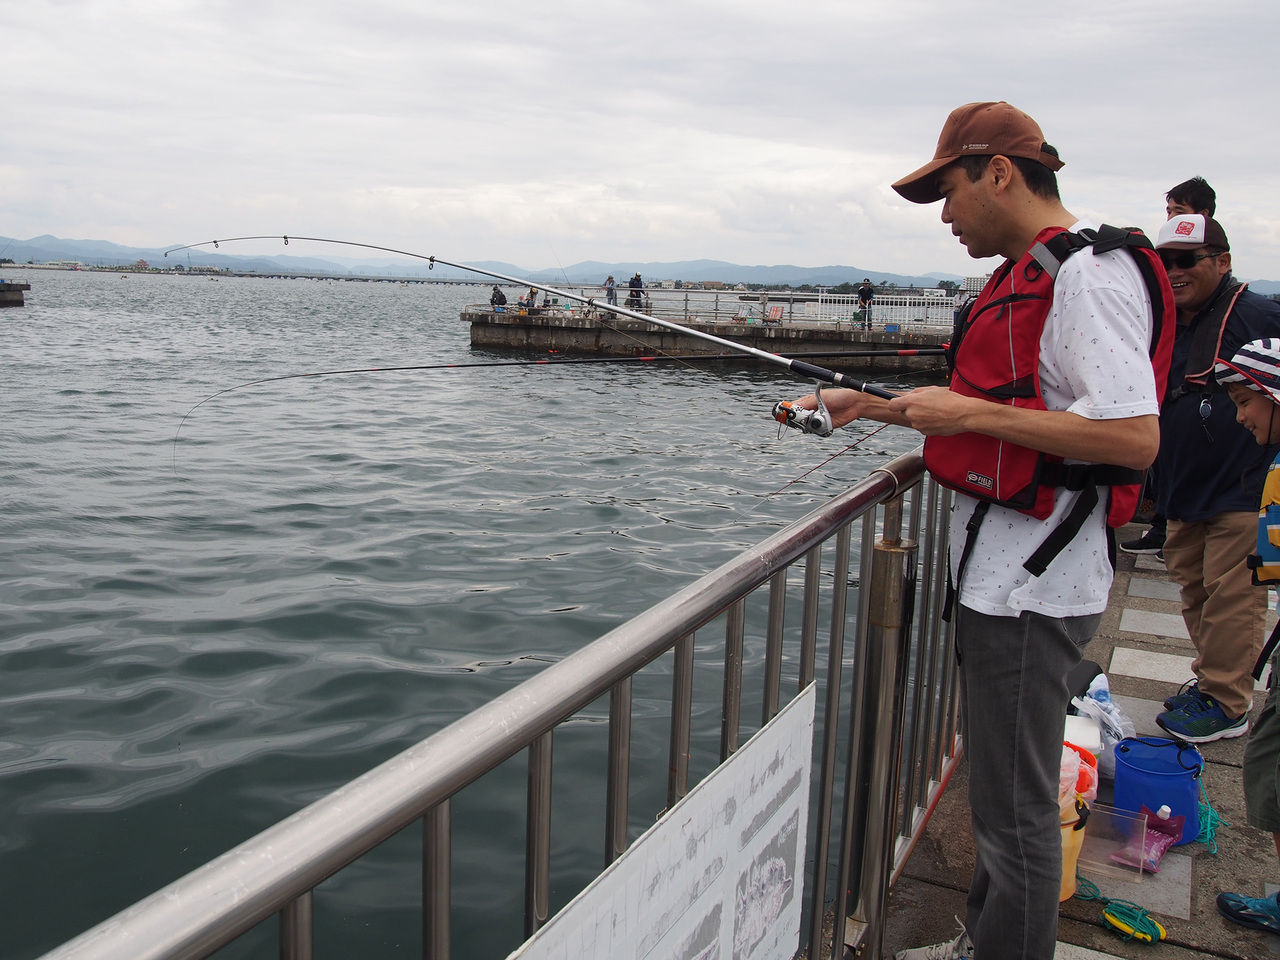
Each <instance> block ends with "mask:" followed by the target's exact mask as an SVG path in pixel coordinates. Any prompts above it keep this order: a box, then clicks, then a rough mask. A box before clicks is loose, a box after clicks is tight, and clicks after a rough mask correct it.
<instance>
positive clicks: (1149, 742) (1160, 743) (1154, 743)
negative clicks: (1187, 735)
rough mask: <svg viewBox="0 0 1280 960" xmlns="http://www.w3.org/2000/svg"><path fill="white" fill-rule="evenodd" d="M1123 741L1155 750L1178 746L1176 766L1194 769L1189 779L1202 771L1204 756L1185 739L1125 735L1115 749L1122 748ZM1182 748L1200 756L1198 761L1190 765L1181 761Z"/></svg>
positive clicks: (1198, 777) (1198, 776) (1197, 776)
mask: <svg viewBox="0 0 1280 960" xmlns="http://www.w3.org/2000/svg"><path fill="white" fill-rule="evenodd" d="M1125 741H1132V742H1134V743H1141V744H1143V745H1145V746H1148V747H1155V748H1156V749H1157V750H1158V749H1160V748H1162V747H1177V748H1178V766H1180V767H1181V768H1182V769H1183V770H1190V771H1194V772H1193V773H1192V774H1191V779H1193V780H1199V779H1200V774H1202V773H1204V756H1203V755H1202V754H1201V753H1200V751H1199V750H1197V749H1196V748H1195V747H1193V746H1192V745H1191V744H1189V743H1187V742H1186V741H1185V740H1177V739H1174V740H1170V739H1168V738H1166V737H1125V738H1124V740H1122V741H1120V742H1119V743H1118V744H1116V749H1117V750H1120V749H1122V748H1123V747H1124V744H1125ZM1184 750H1190V751H1192V752H1193V753H1194V754H1195V755H1196V756H1197V757H1200V762H1199V763H1197V764H1193V765H1192V766H1187V765H1186V764H1185V763H1183V762H1182V752H1183V751H1184Z"/></svg>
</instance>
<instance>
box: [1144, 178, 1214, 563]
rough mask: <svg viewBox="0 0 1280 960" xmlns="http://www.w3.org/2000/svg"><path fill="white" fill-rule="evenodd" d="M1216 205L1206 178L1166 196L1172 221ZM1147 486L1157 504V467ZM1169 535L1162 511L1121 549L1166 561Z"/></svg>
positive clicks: (1204, 212)
mask: <svg viewBox="0 0 1280 960" xmlns="http://www.w3.org/2000/svg"><path fill="white" fill-rule="evenodd" d="M1217 204H1218V195H1217V194H1216V193H1214V192H1213V187H1211V186H1209V183H1208V181H1207V180H1205V178H1204V177H1192V178H1191V179H1190V180H1184V181H1183V182H1182V183H1180V184H1178V185H1177V186H1176V187H1172V188H1171V189H1170V190H1169V192H1168V193H1166V194H1165V195H1164V209H1165V214H1166V216H1165V219H1166V220H1172V219H1173V218H1174V217H1176V216H1180V215H1181V214H1186V213H1198V214H1201V215H1202V216H1205V217H1212V216H1213V214H1214V211H1215V210H1216V209H1217ZM1157 461H1158V458H1157ZM1147 486H1148V488H1149V489H1150V491H1151V496H1152V503H1153V505H1154V502H1155V500H1157V499H1158V496H1157V491H1158V490H1159V489H1160V478H1159V477H1158V476H1157V474H1156V468H1155V466H1152V468H1151V470H1150V471H1148V475H1147ZM1153 510H1154V506H1153ZM1167 536H1168V523H1167V522H1166V521H1165V518H1164V516H1163V514H1160V513H1155V514H1154V515H1153V516H1152V518H1151V529H1150V530H1148V531H1147V532H1146V533H1144V534H1143V535H1142V536H1140V537H1138V538H1136V539H1134V540H1126V541H1125V542H1124V543H1122V544H1120V549H1121V550H1123V551H1124V552H1125V553H1154V554H1155V555H1156V556H1158V557H1159V558H1160V559H1161V560H1163V559H1164V541H1165V538H1166V537H1167Z"/></svg>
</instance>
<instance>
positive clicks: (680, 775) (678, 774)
mask: <svg viewBox="0 0 1280 960" xmlns="http://www.w3.org/2000/svg"><path fill="white" fill-rule="evenodd" d="M672 655H673V656H674V657H675V662H674V663H673V664H672V667H671V755H670V756H671V759H670V761H669V762H668V765H667V809H668V810H670V809H671V808H672V807H674V806H675V805H676V804H677V803H679V802H680V799H681V798H682V797H683V796H684V795H685V794H686V793H688V792H689V728H690V726H691V725H692V722H693V634H692V633H687V634H685V635H684V636H683V637H681V638H680V639H679V640H677V641H676V645H675V648H674V649H673V650H672Z"/></svg>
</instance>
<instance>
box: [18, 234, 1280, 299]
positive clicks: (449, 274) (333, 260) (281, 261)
mask: <svg viewBox="0 0 1280 960" xmlns="http://www.w3.org/2000/svg"><path fill="white" fill-rule="evenodd" d="M176 246H178V245H177V244H174V247H176ZM174 247H156V248H148V247H126V246H121V245H120V244H118V243H111V242H109V241H106V240H63V239H60V238H58V237H51V236H48V235H45V236H42V237H33V238H32V239H30V240H15V239H11V238H9V237H0V258H8V259H11V260H14V261H16V262H18V263H27V262H29V261H30V262H35V263H47V262H49V261H52V260H78V261H80V262H81V263H84V264H86V265H89V266H115V267H120V266H132V265H133V264H134V263H136V262H137V261H138V260H146V261H147V262H148V264H150V265H151V266H153V267H164V266H166V265H168V264H171V263H181V264H183V265H184V266H186V265H188V264H190V265H192V266H211V267H220V268H223V269H227V270H234V271H242V272H257V273H333V274H361V273H363V274H369V275H376V276H390V277H422V276H427V264H426V262H425V261H423V260H412V259H401V258H392V257H379V258H351V257H313V256H296V255H293V254H277V255H275V256H270V257H268V256H236V255H234V254H228V253H224V252H222V251H221V250H215V249H213V248H210V247H202V248H201V249H199V250H183V251H180V252H175V253H170V255H169V256H168V257H167V258H166V257H165V255H164V254H165V251H166V250H173V249H174ZM472 265H473V266H477V267H482V268H484V269H486V270H492V271H494V272H495V273H502V274H506V275H508V276H511V277H517V278H519V279H520V280H522V281H532V282H540V283H546V284H552V285H554V284H555V283H557V282H562V283H569V284H599V283H601V282H603V280H604V278H605V277H607V276H609V275H610V274H612V275H613V276H614V278H615V279H616V280H617V281H618V283H619V285H620V286H622V285H625V283H626V281H627V280H628V279H629V278H630V277H631V276H632V275H633V274H635V273H637V272H638V273H639V274H640V275H641V276H642V277H644V278H645V280H646V281H656V280H696V281H703V280H722V281H724V282H725V283H763V284H767V285H769V286H782V285H783V284H786V285H789V286H792V287H798V286H800V285H802V284H806V283H807V284H811V285H813V286H824V287H833V286H837V285H838V284H841V283H858V282H860V281H861V280H862V279H863V278H864V277H867V278H870V280H871V281H872V282H873V283H877V284H879V283H896V284H898V286H903V287H906V286H916V287H935V286H937V285H938V283H939V281H942V280H953V281H960V280H963V279H964V278H963V277H962V276H959V275H957V274H954V273H930V274H920V275H917V276H907V275H904V274H900V273H885V272H884V271H881V270H868V269H866V268H865V267H850V266H841V265H832V266H826V267H797V266H793V265H791V264H782V265H780V266H764V265H759V264H757V265H755V266H744V265H743V264H738V263H726V262H724V261H723V260H680V261H675V262H670V263H666V262H648V263H636V262H624V263H602V262H599V261H594V260H587V261H584V262H582V263H575V264H572V265H570V266H567V267H555V268H544V269H540V270H527V269H525V268H524V267H517V266H515V265H513V264H510V263H501V262H498V261H492V260H486V261H477V262H475V263H474V264H472ZM431 275H432V276H436V277H439V278H441V279H470V278H473V277H476V276H477V275H476V274H471V273H466V272H464V271H459V270H453V269H451V268H449V267H442V266H437V267H436V268H435V269H434V270H433V271H432V273H431ZM1249 288H1250V289H1251V290H1254V291H1256V292H1257V293H1261V294H1263V295H1265V296H1270V295H1272V294H1276V293H1280V281H1276V280H1253V281H1250V283H1249Z"/></svg>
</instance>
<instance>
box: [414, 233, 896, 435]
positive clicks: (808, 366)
mask: <svg viewBox="0 0 1280 960" xmlns="http://www.w3.org/2000/svg"><path fill="white" fill-rule="evenodd" d="M426 259H427V262H428V264H429V265H430V266H429V268H428V269H431V268H434V267H435V265H436V264H437V263H439V264H443V265H444V266H446V267H453V268H454V269H456V270H466V271H468V272H470V273H478V274H481V275H482V276H486V277H493V278H494V279H495V280H505V281H507V283H512V284H515V285H517V286H524V285H525V284H526V283H529V281H527V280H520V279H517V278H516V277H509V276H507V275H506V274H502V273H495V272H494V271H492V270H483V269H481V268H480V267H470V266H467V265H466V264H465V263H451V262H449V261H448V260H441V259H440V258H439V257H434V256H433V257H427V258H426ZM538 287H539V289H542V290H546V291H547V292H548V293H553V294H555V295H556V296H559V297H564V298H565V299H566V300H576V301H578V302H579V303H585V304H586V305H587V306H588V307H591V308H593V309H596V310H607V311H609V312H610V313H616V314H618V315H619V316H622V317H631V318H632V319H633V320H643V321H644V322H645V323H652V324H654V325H655V326H658V327H665V328H667V329H668V330H674V331H676V332H678V333H683V334H685V335H686V336H690V337H697V338H699V339H700V340H709V341H710V342H711V343H716V344H719V345H720V346H722V347H727V348H729V349H730V350H736V351H737V352H739V353H747V354H750V355H751V356H753V357H756V358H757V359H759V360H764V361H766V362H768V363H773V364H777V365H780V366H784V367H786V368H787V369H788V370H790V371H791V372H792V373H794V374H797V375H798V376H801V377H805V378H809V379H812V380H814V382H815V383H817V384H818V387H817V390H816V391H815V392H816V395H817V397H818V409H817V410H806V409H804V408H803V407H798V406H796V405H795V404H794V403H791V402H790V401H787V400H783V401H782V402H780V403H778V404H775V405H774V408H773V417H774V419H775V420H777V421H778V422H779V423H784V424H786V425H787V426H789V427H795V428H797V429H799V430H803V431H804V432H805V433H816V434H818V435H819V436H822V437H829V436H830V435H831V432H832V430H833V429H834V426H833V425H832V422H831V414H830V412H828V410H827V405H826V404H825V403H823V402H822V392H821V391H822V385H823V384H828V385H830V386H833V387H847V388H849V389H850V390H857V391H860V392H861V393H869V394H870V395H871V396H873V397H880V398H881V399H882V400H892V399H894V397H895V396H896V395H895V394H892V393H890V392H889V391H888V390H885V389H882V388H881V387H877V386H874V385H873V384H870V383H867V382H866V381H864V380H857V379H855V378H854V377H851V376H849V375H847V374H844V373H836V372H835V371H834V370H828V369H827V368H826V367H819V366H817V365H815V364H812V363H806V362H805V361H804V360H793V359H791V358H789V357H783V356H779V355H778V354H776V353H769V352H768V351H767V350H758V349H756V348H755V347H748V346H747V345H746V344H742V343H736V342H734V341H733V340H726V339H725V338H723V337H717V336H715V335H714V334H710V333H704V332H703V331H701V330H695V329H693V328H692V327H686V326H683V325H681V324H679V323H675V322H674V321H672V320H659V319H658V318H657V317H651V316H649V315H648V314H647V313H640V312H639V311H637V310H629V309H627V308H626V307H619V306H616V305H614V304H611V303H607V302H601V301H600V300H597V299H596V298H595V297H584V296H582V295H581V294H577V293H570V292H569V291H568V290H558V289H556V288H555V287H549V286H547V285H546V284H543V283H539V284H538Z"/></svg>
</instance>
